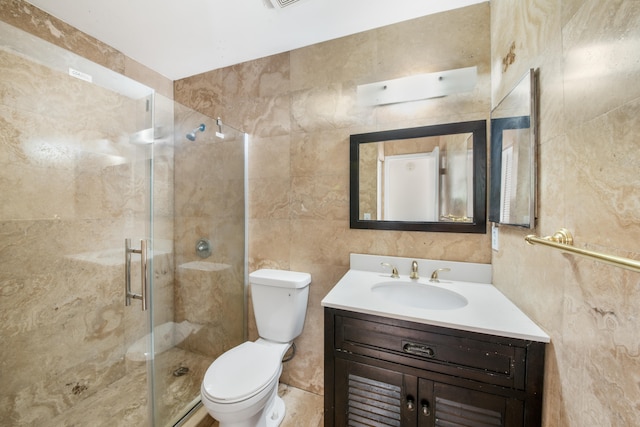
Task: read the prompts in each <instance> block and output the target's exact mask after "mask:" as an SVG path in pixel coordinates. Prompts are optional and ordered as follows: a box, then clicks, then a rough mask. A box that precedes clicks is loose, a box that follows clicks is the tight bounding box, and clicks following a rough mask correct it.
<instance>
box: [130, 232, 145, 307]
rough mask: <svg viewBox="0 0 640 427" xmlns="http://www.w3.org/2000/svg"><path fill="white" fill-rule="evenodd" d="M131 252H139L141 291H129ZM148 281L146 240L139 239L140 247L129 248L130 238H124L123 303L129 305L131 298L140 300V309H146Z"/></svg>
mask: <svg viewBox="0 0 640 427" xmlns="http://www.w3.org/2000/svg"><path fill="white" fill-rule="evenodd" d="M131 254H140V278H141V286H142V290H141V293H139V294H136V293H133V292H131ZM148 291H149V283H148V281H147V241H146V240H144V239H143V240H140V249H132V248H131V239H124V305H126V306H129V305H131V298H133V299H139V300H140V301H141V302H142V311H146V310H147V308H148V306H147V294H148Z"/></svg>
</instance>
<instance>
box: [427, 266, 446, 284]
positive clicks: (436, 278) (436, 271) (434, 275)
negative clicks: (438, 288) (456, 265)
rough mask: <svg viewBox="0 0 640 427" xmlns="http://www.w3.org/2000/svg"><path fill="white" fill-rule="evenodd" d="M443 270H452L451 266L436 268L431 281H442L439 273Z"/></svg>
mask: <svg viewBox="0 0 640 427" xmlns="http://www.w3.org/2000/svg"><path fill="white" fill-rule="evenodd" d="M441 271H451V269H450V268H438V269H436V270H433V273H431V279H429V281H430V282H436V283H438V282H440V279H438V273H439V272H441Z"/></svg>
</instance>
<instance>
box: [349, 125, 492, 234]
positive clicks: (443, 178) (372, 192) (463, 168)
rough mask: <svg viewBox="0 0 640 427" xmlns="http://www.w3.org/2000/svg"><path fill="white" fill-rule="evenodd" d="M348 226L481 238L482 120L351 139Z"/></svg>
mask: <svg viewBox="0 0 640 427" xmlns="http://www.w3.org/2000/svg"><path fill="white" fill-rule="evenodd" d="M350 144H351V145H350V163H351V170H350V201H349V205H350V225H351V228H365V229H378V230H405V231H440V232H457V233H486V182H487V178H486V175H487V166H486V165H487V152H486V150H487V143H486V121H484V120H479V121H472V122H462V123H449V124H441V125H434V126H423V127H417V128H407V129H395V130H388V131H381V132H371V133H362V134H357V135H351V138H350Z"/></svg>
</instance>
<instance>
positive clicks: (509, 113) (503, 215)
mask: <svg viewBox="0 0 640 427" xmlns="http://www.w3.org/2000/svg"><path fill="white" fill-rule="evenodd" d="M537 123H538V120H537V72H536V70H533V69H531V70H529V71H528V72H527V73H526V74H525V75H524V77H522V79H521V80H520V81H519V82H518V84H517V85H516V87H515V88H514V89H513V90H512V91H511V92H509V94H508V95H507V96H505V98H504V99H503V100H502V101H500V103H499V104H498V106H497V107H496V108H495V109H494V110H493V111H492V112H491V148H490V150H491V171H490V176H491V179H490V184H491V189H490V195H489V221H492V222H495V223H498V224H504V225H514V226H518V227H525V228H533V227H534V226H535V218H536V174H537V161H536V146H537V136H538V129H537Z"/></svg>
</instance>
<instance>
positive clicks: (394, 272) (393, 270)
mask: <svg viewBox="0 0 640 427" xmlns="http://www.w3.org/2000/svg"><path fill="white" fill-rule="evenodd" d="M380 265H381V266H382V267H389V268H390V269H391V277H392V278H394V279H397V278H398V277H400V275H399V274H398V269H397V268H396V267H395V266H394V265H393V264H389V263H388V262H381V263H380Z"/></svg>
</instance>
